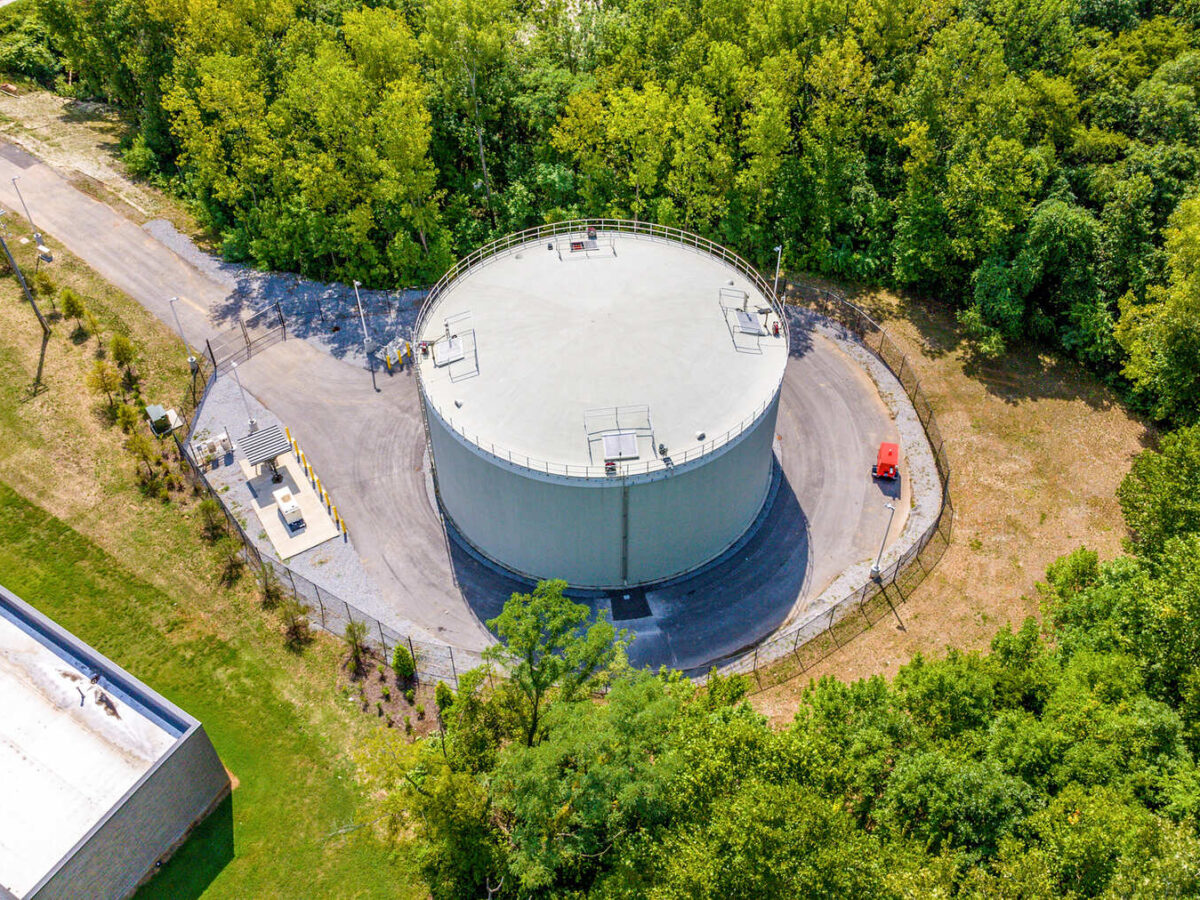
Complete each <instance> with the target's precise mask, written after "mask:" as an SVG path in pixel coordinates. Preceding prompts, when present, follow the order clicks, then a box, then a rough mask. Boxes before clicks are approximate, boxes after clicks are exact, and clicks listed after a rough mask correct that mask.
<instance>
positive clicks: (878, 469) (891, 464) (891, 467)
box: [871, 441, 900, 481]
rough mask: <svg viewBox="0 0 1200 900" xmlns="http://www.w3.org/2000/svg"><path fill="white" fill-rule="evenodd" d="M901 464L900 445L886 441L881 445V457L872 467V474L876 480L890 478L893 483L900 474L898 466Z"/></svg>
mask: <svg viewBox="0 0 1200 900" xmlns="http://www.w3.org/2000/svg"><path fill="white" fill-rule="evenodd" d="M899 462H900V445H899V444H890V443H888V442H887V441H884V442H883V443H882V444H880V445H879V457H878V458H877V459H876V460H875V465H873V466H871V474H872V475H874V476H875V477H876V478H888V479H891V480H892V481H895V480H896V477H897V476H898V475H899V474H900V471H899V470H898V469H897V468H896V465H897V464H898V463H899Z"/></svg>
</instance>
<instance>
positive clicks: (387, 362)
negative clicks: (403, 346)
mask: <svg viewBox="0 0 1200 900" xmlns="http://www.w3.org/2000/svg"><path fill="white" fill-rule="evenodd" d="M383 364H384V365H385V366H387V370H388V371H389V372H390V371H392V354H390V353H385V354H383Z"/></svg>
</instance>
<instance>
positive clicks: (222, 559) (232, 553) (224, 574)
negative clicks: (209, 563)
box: [216, 535, 246, 585]
mask: <svg viewBox="0 0 1200 900" xmlns="http://www.w3.org/2000/svg"><path fill="white" fill-rule="evenodd" d="M216 548H217V562H218V563H220V565H221V583H222V584H225V585H232V584H236V583H237V580H238V578H240V577H241V575H242V567H243V566H244V565H245V564H246V563H245V560H243V559H242V545H241V542H240V541H238V540H236V539H234V538H233V537H232V536H231V535H226V536H225V537H223V538H221V539H220V540H219V541H217V543H216Z"/></svg>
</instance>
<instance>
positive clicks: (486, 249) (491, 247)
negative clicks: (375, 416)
mask: <svg viewBox="0 0 1200 900" xmlns="http://www.w3.org/2000/svg"><path fill="white" fill-rule="evenodd" d="M589 228H594V229H596V231H597V232H605V233H610V234H626V235H632V236H634V237H647V238H650V239H651V240H653V239H655V238H659V239H662V240H667V241H671V242H673V243H676V244H681V245H683V246H685V247H692V248H694V249H696V250H698V251H701V252H703V253H706V254H707V255H709V256H711V257H713V258H715V259H719V260H721V261H722V262H724V263H725V264H726V265H728V266H730V267H731V268H732V269H734V270H735V271H736V272H738V274H740V275H743V276H744V277H745V278H747V279H748V280H749V281H750V283H751V284H753V285H754V287H755V288H757V289H758V291H759V292H760V293H761V294H762V295H763V296H764V297H765V298H766V299H767V302H768V303H769V304H770V305H771V309H772V310H773V311H774V312H775V315H776V316H777V318H778V319H779V322H780V327H781V329H782V338H783V346H785V347H789V346H791V343H790V340H791V337H790V331H789V325H788V321H787V316H786V315H785V314H784V311H783V304H782V303H781V302H780V300H779V297H778V296H777V295H776V293H775V288H774V286H773V285H772V284H770V283H769V282H768V281H767V280H766V279H765V278H764V277H763V276H762V275H761V274H760V273H759V271H758V270H757V269H755V268H754V266H752V265H750V263H748V262H747V261H746V260H745V259H743V258H742V257H741V256H739V255H738V254H736V253H734V252H733V251H732V250H730V249H728V248H727V247H723V246H722V245H720V244H718V243H717V242H716V241H710V240H709V239H708V238H706V237H701V236H700V235H698V234H693V233H692V232H690V231H683V230H682V229H679V228H672V227H670V226H667V225H654V224H651V223H649V222H633V221H629V220H628V219H568V220H566V221H564V222H553V223H551V224H548V225H539V226H538V227H536V228H526V229H525V230H524V231H516V232H513V233H512V234H507V235H505V236H504V237H500V238H497V239H496V240H494V241H492V242H491V243H488V244H484V245H483V246H482V247H479V248H478V249H476V250H474V251H472V252H471V253H469V254H468V255H467V256H464V257H463V258H462V259H460V260H459V261H458V262H456V263H455V264H454V265H452V266H451V267H450V268H449V269H447V270H446V272H445V274H443V275H442V277H441V278H439V279H438V281H437V283H436V284H435V285H434V286H433V287H432V288H430V290H429V293H428V294H427V295H426V297H425V302H424V303H422V304H421V310H420V312H418V313H417V322H416V325H415V327H414V328H413V337H414V339H416V340H419V339H420V336H421V334H422V332H423V331H424V328H425V320H426V318H427V317H428V315H429V313H430V312H431V311H432V310H433V308H434V307H435V306H436V305H437V303H438V300H439V298H440V297H441V295H442V294H443V293H444V292H445V291H446V290H448V289H449V288H450V287H451V286H452V285H453V284H454V283H455V282H457V281H458V279H459V278H461V277H463V276H464V275H466V274H467V273H468V272H470V271H472V270H473V269H476V268H478V267H479V266H481V265H485V264H487V263H488V262H490V261H492V260H495V259H498V258H500V257H501V256H503V255H505V254H506V253H507V252H509V251H512V250H516V249H517V248H519V247H523V246H525V245H526V244H531V243H534V242H536V241H540V240H542V239H544V238H548V237H557V236H560V235H564V234H581V233H586V232H587V230H588V229H589ZM416 370H417V379H418V381H421V380H422V375H421V366H420V365H418V366H417V367H416ZM780 383H782V376H781V378H780ZM778 390H779V385H778V384H777V385H776V386H775V391H773V392H772V394H771V396H770V397H769V398H768V399H767V400H765V401H764V402H763V403H762V404H761V405H760V406H759V407H758V409H756V410H755V412H754V413H753V414H752V415H750V416H748V417H747V418H745V419H743V420H742V421H741V422H740V423H738V424H737V425H736V426H734V427H733V428H730V429H729V430H728V431H726V432H725V433H724V434H723V435H721V437H719V438H714V439H712V440H709V441H706V442H705V443H703V444H701V445H699V446H697V447H693V448H691V449H689V450H685V451H683V454H682V456H675V455H674V454H670V455H669V456H668V458H669V459H670V462H669V463H668V462H664V461H663V460H662V459H660V458H658V457H657V456H656V457H655V458H654V459H652V460H646V461H644V462H638V463H622V464H618V465H616V466H614V467H609V466H592V465H586V466H583V465H576V466H571V465H567V464H565V463H554V462H550V461H548V460H544V459H537V458H534V457H530V456H527V455H525V454H524V453H517V452H514V451H512V450H510V449H508V448H505V447H497V446H496V445H495V444H493V443H491V442H482V441H480V440H479V436H478V435H475V436H474V438H472V436H471V435H470V434H468V433H467V432H466V431H465V430H464V429H463V428H461V427H459V426H457V425H455V424H454V422H453V420H452V419H451V418H450V417H449V416H447V415H445V414H444V413H443V412H442V410H441V409H439V408H437V407H434V410H435V411H436V412H437V414H438V417H439V418H440V419H441V420H442V421H443V422H445V423H446V424H447V425H449V426H450V428H451V430H453V431H454V432H455V433H456V434H458V435H460V436H461V437H462V438H463V440H465V441H466V442H467V443H469V444H471V445H472V446H474V447H475V448H477V449H478V450H480V451H482V452H483V453H485V454H488V455H490V456H492V457H494V458H495V459H498V460H501V461H503V462H508V463H510V464H511V465H514V466H522V467H524V468H526V469H530V470H532V471H535V472H545V473H546V474H548V475H559V476H562V477H565V478H612V477H617V478H620V477H627V476H633V475H647V474H650V473H651V472H663V471H667V470H669V469H671V468H674V467H675V466H678V465H682V464H684V463H686V462H688V461H689V460H693V459H696V458H698V457H701V456H704V455H705V454H707V453H711V452H712V451H713V450H715V449H717V448H718V447H722V446H724V445H725V444H728V443H730V442H731V441H733V440H734V439H735V438H737V437H738V436H739V435H741V434H742V433H743V432H745V431H746V430H747V429H748V428H750V426H752V425H753V424H754V423H755V422H757V421H758V420H759V418H761V416H762V415H763V413H764V412H765V411H766V409H767V408H768V407H769V406H770V405H771V403H773V402H774V400H775V396H776V393H777V392H778ZM426 396H428V395H426Z"/></svg>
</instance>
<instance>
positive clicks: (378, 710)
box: [375, 701, 383, 718]
mask: <svg viewBox="0 0 1200 900" xmlns="http://www.w3.org/2000/svg"><path fill="white" fill-rule="evenodd" d="M375 715H377V716H379V717H380V718H383V704H382V703H380V702H378V701H376V703H375Z"/></svg>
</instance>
